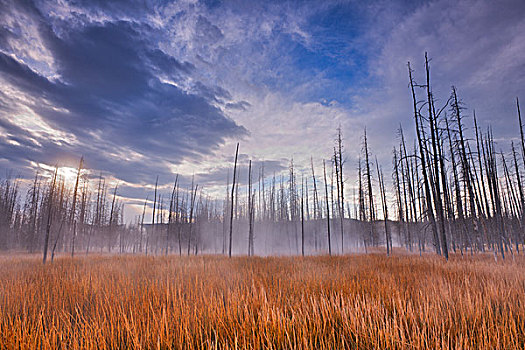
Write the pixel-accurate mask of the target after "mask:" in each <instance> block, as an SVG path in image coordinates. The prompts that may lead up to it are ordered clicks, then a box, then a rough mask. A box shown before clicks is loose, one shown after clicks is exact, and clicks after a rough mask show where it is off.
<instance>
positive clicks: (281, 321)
mask: <svg viewBox="0 0 525 350" xmlns="http://www.w3.org/2000/svg"><path fill="white" fill-rule="evenodd" d="M524 346H525V258H523V257H517V258H516V261H514V262H512V261H505V262H497V263H496V262H494V259H493V258H492V257H491V256H488V255H477V256H474V257H464V258H461V257H457V256H453V257H452V259H451V261H450V262H448V263H445V262H444V261H443V260H441V259H439V258H437V257H433V256H424V257H422V258H421V257H419V256H406V255H405V256H402V255H397V256H394V257H390V258H386V257H383V256H382V255H374V254H372V255H355V256H345V257H307V258H300V257H271V258H245V257H239V258H232V259H227V258H223V257H214V256H198V257H189V258H179V257H131V256H129V257H117V256H96V257H95V256H94V257H88V258H76V259H69V258H59V259H58V260H57V261H55V263H54V264H52V265H48V266H42V264H41V261H40V259H39V258H36V257H35V258H28V257H22V256H5V257H1V258H0V348H2V349H3V348H16V349H18V348H22V349H124V348H130V349H171V348H174V349H179V348H180V349H203V348H207V349H213V348H216V349H234V348H238V349H244V348H247V349H283V348H288V349H301V348H302V349H314V348H315V349H334V348H361V349H369V348H378V349H384V348H392V349H410V348H433V349H449V348H455V349H480V348H485V349H518V348H523V347H524Z"/></svg>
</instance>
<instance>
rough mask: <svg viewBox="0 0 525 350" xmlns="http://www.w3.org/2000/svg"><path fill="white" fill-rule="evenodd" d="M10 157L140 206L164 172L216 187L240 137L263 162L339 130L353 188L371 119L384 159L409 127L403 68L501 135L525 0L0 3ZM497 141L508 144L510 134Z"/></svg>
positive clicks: (513, 86)
mask: <svg viewBox="0 0 525 350" xmlns="http://www.w3.org/2000/svg"><path fill="white" fill-rule="evenodd" d="M0 23H1V25H0V83H1V90H0V129H1V133H0V168H1V169H4V170H9V169H11V170H14V171H15V172H16V173H19V174H21V176H22V177H30V176H32V174H33V173H34V171H35V169H36V168H37V167H44V168H46V167H50V166H53V165H54V164H57V163H58V164H59V165H61V166H70V167H74V166H75V164H76V163H77V162H78V159H79V157H80V156H81V155H83V156H84V157H85V159H86V165H87V166H88V167H89V168H90V169H92V172H93V174H95V173H96V174H98V173H102V174H104V175H105V176H106V177H107V178H108V180H109V181H113V182H116V181H119V183H120V188H121V189H120V191H119V193H120V195H121V196H122V197H123V198H124V200H125V201H127V202H128V203H129V204H130V205H131V206H130V207H131V208H132V207H133V206H132V204H134V203H138V199H139V198H144V197H145V196H146V195H147V194H148V192H149V191H150V190H151V186H152V183H153V182H154V179H155V177H156V176H157V175H159V177H160V182H161V183H162V184H163V185H164V186H165V187H166V189H167V188H168V187H169V183H170V182H171V181H172V180H173V178H174V174H175V173H180V174H181V175H182V176H183V179H184V180H183V181H186V182H189V181H191V176H192V175H195V177H196V180H197V181H198V182H199V183H200V184H201V186H203V187H204V188H207V189H208V191H210V193H213V192H214V191H217V192H218V193H222V189H220V187H221V186H223V184H224V183H225V178H226V174H227V171H228V169H229V167H230V163H231V161H232V157H233V152H234V148H235V143H236V142H240V143H241V158H240V159H241V161H242V162H247V161H248V159H253V160H254V161H255V162H256V164H262V162H263V161H264V162H265V167H266V173H267V174H272V173H273V172H277V173H279V172H280V171H283V170H285V169H286V168H287V166H288V163H289V160H290V158H292V157H293V158H294V161H295V163H296V164H297V165H298V166H299V167H301V166H304V167H305V171H306V167H307V166H308V165H309V159H310V157H311V156H312V157H313V158H314V161H315V162H316V164H318V165H320V164H321V160H322V159H323V158H326V159H328V158H329V157H330V152H331V150H332V147H333V139H334V136H335V132H336V131H335V130H336V128H337V127H338V126H339V125H341V127H342V130H343V134H344V138H345V147H346V157H347V169H348V170H347V176H348V179H347V182H348V184H349V186H348V188H349V191H351V187H352V186H353V181H354V178H355V168H356V162H357V157H358V155H359V152H360V147H361V146H360V145H361V137H362V133H363V130H364V128H365V127H366V128H367V130H368V135H369V138H370V142H371V148H372V151H373V152H374V155H376V156H377V157H378V159H379V161H380V162H381V163H382V164H383V167H384V168H385V169H389V168H390V155H391V150H392V147H393V146H394V145H396V144H397V142H398V139H397V136H396V132H395V131H396V129H397V127H398V126H399V125H400V124H402V125H403V127H404V128H405V129H406V130H407V131H406V134H408V135H411V134H412V130H413V125H412V121H411V119H410V115H411V114H410V106H411V104H410V95H409V93H408V90H407V73H406V63H407V61H411V62H412V64H413V67H414V68H415V70H416V78H418V79H422V76H421V72H422V68H423V58H424V52H425V51H428V52H429V55H430V57H431V58H432V79H433V81H434V91H435V95H436V96H437V97H438V98H440V99H441V100H442V101H445V100H446V99H447V97H448V96H449V94H450V86H451V85H455V86H457V88H458V91H459V94H460V96H461V98H462V99H463V101H464V102H465V106H466V107H467V111H466V113H467V114H468V115H471V112H472V109H474V108H475V109H476V113H477V116H478V118H479V120H480V123H481V125H482V126H486V125H488V124H491V125H493V127H494V131H495V133H496V136H497V137H498V138H500V139H501V141H504V140H508V139H510V138H515V137H518V135H517V134H516V124H517V122H516V120H515V119H516V114H515V105H514V101H515V97H516V96H519V97H522V99H523V100H525V91H524V90H525V58H524V57H525V40H523V35H524V33H525V3H524V2H523V1H521V0H504V1H473V0H459V1H449V0H436V1H365V2H363V1H323V2H320V1H297V2H289V1H275V2H272V1H269V2H259V1H257V2H255V1H208V2H200V1H193V0H188V1H142V0H141V1H124V0H121V1H102V0H97V1H87V0H86V1H80V0H77V1H64V0H62V1H36V0H35V1H17V0H0ZM502 144H503V142H502Z"/></svg>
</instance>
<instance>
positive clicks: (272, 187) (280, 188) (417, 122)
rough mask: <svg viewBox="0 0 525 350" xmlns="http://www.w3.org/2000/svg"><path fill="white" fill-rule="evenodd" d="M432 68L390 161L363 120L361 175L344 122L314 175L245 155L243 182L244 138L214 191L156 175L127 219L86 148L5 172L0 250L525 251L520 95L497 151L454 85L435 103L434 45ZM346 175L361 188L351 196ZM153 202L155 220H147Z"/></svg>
mask: <svg viewBox="0 0 525 350" xmlns="http://www.w3.org/2000/svg"><path fill="white" fill-rule="evenodd" d="M425 76H426V79H425V81H424V82H416V81H415V80H414V78H413V70H412V68H411V65H410V63H408V81H409V91H408V92H407V93H409V94H410V96H411V100H412V104H413V116H412V119H413V127H414V129H413V130H414V136H415V137H414V140H415V142H414V144H412V145H411V144H407V142H406V141H405V135H404V133H405V131H404V130H402V129H401V128H400V129H399V145H398V146H397V147H394V149H393V150H392V164H391V167H390V166H389V167H388V170H387V169H385V168H383V167H381V165H380V164H378V162H377V160H376V159H374V157H373V156H372V151H371V150H370V148H369V145H368V139H367V137H368V136H367V134H366V130H365V131H364V134H363V138H362V148H361V156H360V157H359V161H358V163H357V169H358V177H357V184H356V186H348V183H347V181H348V178H347V176H346V173H347V172H348V164H347V162H346V159H345V149H344V139H343V135H342V131H341V129H340V128H339V129H337V137H336V139H335V142H334V145H333V156H332V157H331V159H324V160H322V172H321V173H316V170H315V169H319V168H318V167H316V166H314V159H313V158H312V160H311V164H308V165H307V167H308V168H309V169H310V170H311V171H310V173H309V174H308V176H306V175H300V174H298V172H297V170H296V164H294V162H293V160H292V161H290V164H289V170H288V172H287V173H285V174H279V175H277V176H276V175H273V176H267V175H266V174H265V171H264V166H261V167H259V168H258V169H252V163H251V161H249V163H248V166H247V170H248V184H247V186H240V185H239V181H238V178H239V171H240V168H239V167H238V164H237V156H238V151H239V144H237V150H236V153H235V162H234V164H231V167H232V176H231V178H229V179H228V181H227V184H226V185H227V186H226V191H225V194H224V197H223V198H211V197H210V196H209V195H206V194H205V193H204V192H203V191H202V188H201V187H200V186H199V185H198V184H196V183H194V182H192V184H191V186H189V188H186V187H183V186H181V184H180V179H179V176H178V175H177V176H176V180H175V181H174V184H173V187H172V190H171V191H170V192H169V193H160V191H158V186H157V183H158V182H157V183H156V184H155V190H154V191H153V193H151V195H150V196H149V197H148V198H146V199H145V201H144V206H143V210H142V214H141V215H139V216H137V217H136V220H135V222H134V223H128V224H125V223H124V222H123V211H124V204H123V203H122V202H121V201H120V200H119V199H118V186H115V187H110V186H109V185H108V184H107V183H106V180H105V179H104V178H103V177H102V176H99V177H95V176H93V175H91V174H90V172H89V171H88V170H87V169H84V166H83V159H80V162H79V166H78V171H77V176H76V179H75V181H73V182H71V183H69V182H68V181H66V179H65V177H64V176H63V174H61V172H60V168H59V167H56V168H55V171H54V172H45V171H43V170H39V171H37V172H36V174H35V176H34V180H33V181H32V184H31V185H30V186H27V187H28V188H27V191H26V190H25V186H21V182H22V180H21V179H18V178H12V177H7V178H5V179H3V180H2V181H1V184H0V250H4V251H6V250H10V251H27V252H30V253H41V254H42V256H43V261H44V263H45V262H46V261H48V260H53V258H54V257H55V255H56V254H57V253H60V254H70V255H71V256H74V255H76V254H90V253H100V252H109V253H122V254H123V253H126V254H148V255H160V254H181V255H193V254H195V255H197V254H227V255H230V256H231V255H232V254H235V255H238V254H247V255H270V254H292V255H311V254H330V255H333V254H346V253H351V252H368V251H371V250H373V251H377V250H378V249H377V248H382V249H381V250H382V251H385V253H386V254H388V255H390V254H392V248H393V247H400V248H403V249H406V250H407V251H410V252H414V253H419V254H422V253H423V252H428V251H433V252H435V253H436V254H439V255H442V256H443V257H444V258H446V259H448V256H449V253H450V252H454V253H461V254H475V253H477V252H493V254H494V256H495V257H498V256H500V257H501V258H505V257H507V256H508V255H511V256H513V255H514V254H519V253H520V249H523V244H524V240H525V234H524V230H525V213H524V210H525V194H524V186H523V177H522V173H523V172H525V141H524V135H523V127H522V121H521V114H520V106H519V100H518V99H517V98H516V107H517V121H516V125H519V126H520V130H519V131H520V139H521V142H520V144H514V142H511V143H510V150H511V151H510V153H505V152H503V151H500V150H499V149H496V145H495V143H494V136H493V132H492V129H491V128H490V127H488V128H487V129H485V130H482V129H481V128H480V127H478V124H477V121H476V114H475V112H474V113H473V115H472V118H471V120H470V118H469V120H468V124H469V129H471V130H473V132H471V133H470V134H471V135H468V136H467V135H466V132H465V130H466V129H467V127H466V122H465V119H467V115H466V113H465V112H464V110H465V107H464V105H463V103H462V101H461V99H460V96H459V93H458V91H457V89H456V88H455V87H452V90H451V93H450V96H449V97H448V98H447V99H445V102H444V103H443V104H442V105H436V104H437V103H436V101H437V99H436V98H435V97H434V95H433V92H432V85H431V75H430V66H429V61H428V59H427V55H426V54H425ZM516 136H517V135H516ZM241 146H242V145H241ZM315 165H319V164H315ZM303 168H304V165H303ZM385 172H386V173H387V175H390V176H391V181H390V179H389V180H387V181H385V178H384V173H385ZM157 181H158V179H157ZM386 184H388V186H389V187H388V188H387V187H386V186H387V185H386ZM347 186H348V187H352V188H355V190H353V192H352V193H351V194H349V193H348V192H349V191H348V190H347ZM22 187H24V190H22ZM147 211H148V213H149V212H150V211H151V212H152V215H151V218H152V219H151V221H149V220H148V222H145V216H146V212H147ZM148 217H149V215H148Z"/></svg>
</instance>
